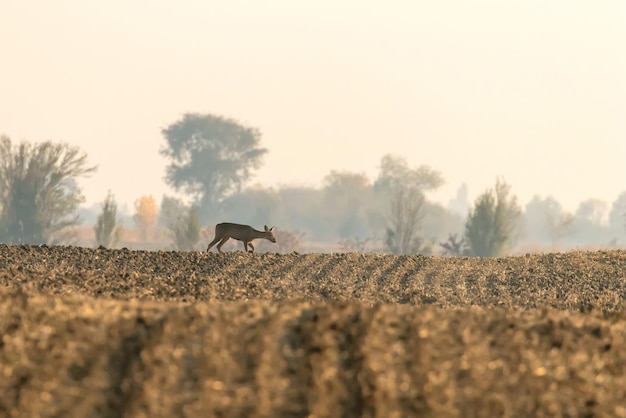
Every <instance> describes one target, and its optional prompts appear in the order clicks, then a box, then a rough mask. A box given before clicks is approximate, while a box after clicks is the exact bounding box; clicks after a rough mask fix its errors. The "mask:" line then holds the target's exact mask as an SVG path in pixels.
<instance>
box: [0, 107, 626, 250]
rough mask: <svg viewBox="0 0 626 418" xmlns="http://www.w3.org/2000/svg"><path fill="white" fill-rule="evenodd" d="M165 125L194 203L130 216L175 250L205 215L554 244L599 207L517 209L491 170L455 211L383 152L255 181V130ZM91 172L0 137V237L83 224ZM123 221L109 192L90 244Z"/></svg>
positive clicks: (194, 120)
mask: <svg viewBox="0 0 626 418" xmlns="http://www.w3.org/2000/svg"><path fill="white" fill-rule="evenodd" d="M161 133H162V135H163V139H164V144H163V146H162V148H161V150H160V153H161V154H162V155H163V156H165V157H166V158H167V159H168V161H169V164H168V165H167V167H166V171H165V182H166V183H167V184H168V185H170V186H171V187H172V188H173V189H174V190H176V191H177V192H178V193H180V194H182V195H184V196H186V197H187V198H188V200H189V201H190V202H191V203H190V204H184V203H183V202H182V201H181V200H180V199H177V198H174V197H171V196H164V197H163V199H162V201H161V203H160V206H158V205H157V203H156V202H155V201H154V198H152V197H151V196H142V197H141V198H140V199H138V200H137V202H135V214H134V216H133V223H134V224H135V227H136V230H137V231H138V234H139V238H140V239H141V240H143V241H150V240H153V239H155V237H154V234H155V231H156V225H157V224H158V225H160V226H161V227H162V228H163V229H164V230H165V231H167V239H169V240H170V242H172V243H173V245H174V247H175V248H178V249H182V250H188V249H193V248H196V246H197V244H198V241H199V240H200V238H201V235H202V231H203V229H202V225H214V224H215V223H217V222H220V221H224V220H231V221H236V222H241V223H249V224H253V225H255V224H259V225H260V224H266V223H271V224H272V225H278V226H279V227H278V228H277V230H278V234H277V235H278V236H277V239H278V241H279V243H280V242H282V243H283V244H282V246H281V247H280V248H281V250H282V251H287V250H291V249H293V248H295V247H297V245H298V243H299V242H300V241H301V240H302V239H303V238H304V237H306V239H307V241H310V242H322V243H323V242H330V241H333V240H335V241H336V243H337V244H338V245H339V248H340V249H341V250H343V251H370V252H387V253H394V254H409V253H422V254H447V255H455V256H470V255H473V256H500V255H504V254H507V253H508V252H509V251H510V250H511V249H512V248H513V247H514V245H515V243H516V240H517V239H519V235H520V231H521V230H522V229H526V230H527V231H532V232H533V233H534V234H535V235H536V236H541V237H542V239H544V238H545V239H547V240H548V241H549V242H551V243H552V245H556V244H558V243H559V242H560V241H561V240H564V239H565V238H566V237H567V236H568V235H571V234H572V233H573V231H574V229H580V228H582V229H584V228H585V227H587V228H588V227H589V225H588V224H585V222H581V220H583V221H584V220H589V219H592V218H593V216H594V210H597V205H595V206H594V204H593V202H586V203H587V205H586V206H585V205H582V204H581V207H580V208H579V211H577V213H576V214H570V213H567V212H566V211H564V210H563V209H562V208H561V207H560V205H559V204H558V202H557V201H556V200H554V199H553V198H546V199H541V198H539V197H536V198H534V199H533V200H532V201H531V202H529V204H528V205H526V208H525V210H523V209H522V208H521V207H520V205H519V203H518V202H517V199H516V197H515V196H514V195H513V194H512V189H511V186H510V185H508V184H507V183H506V182H505V181H504V179H497V180H496V182H495V185H494V187H493V188H491V189H488V190H486V191H485V192H484V193H482V194H481V195H480V196H479V197H478V198H477V199H476V200H475V201H474V203H473V204H472V205H470V204H469V202H464V200H465V201H466V200H467V196H466V193H467V190H466V188H465V190H463V189H460V191H459V196H458V197H457V201H456V203H457V204H460V207H461V209H459V210H458V211H456V212H455V211H452V210H450V209H446V208H444V207H443V206H442V205H439V204H436V203H433V202H431V201H430V200H429V199H428V196H429V194H430V193H431V192H433V191H435V190H437V189H438V188H439V187H441V186H442V185H443V184H444V178H443V175H442V174H441V173H440V172H439V171H437V170H435V169H433V168H431V167H428V166H426V165H422V166H419V167H410V166H409V165H408V163H407V161H406V159H404V158H402V157H398V156H393V155H384V156H383V157H382V158H381V161H380V170H379V173H378V176H377V177H376V178H375V179H374V180H373V181H372V180H370V179H369V178H368V177H367V176H365V175H364V174H361V173H353V172H345V171H331V172H330V173H329V174H328V175H327V176H326V177H325V178H324V180H323V185H322V187H321V188H320V189H311V188H304V187H295V186H285V187H281V188H280V189H274V188H267V187H263V186H260V185H253V186H250V185H249V181H250V179H251V176H252V175H253V173H254V171H255V170H257V169H258V168H259V167H260V166H261V165H262V160H263V156H264V155H265V154H266V153H267V152H268V151H267V150H266V149H265V148H262V147H261V145H260V144H261V133H260V131H259V130H258V129H256V128H251V127H246V126H243V125H242V124H240V123H239V122H237V121H235V120H233V119H229V118H225V117H221V116H215V115H211V114H197V113H190V114H185V115H183V117H182V118H181V119H180V120H178V121H176V122H174V123H172V124H171V125H169V126H168V127H166V128H165V129H163V130H162V132H161ZM95 170H96V167H94V166H90V165H89V164H88V162H87V156H86V154H84V153H82V152H81V151H80V150H79V149H78V148H77V147H72V146H70V145H68V144H64V143H53V142H43V143H39V144H31V143H28V142H22V143H20V144H12V142H11V140H10V139H9V138H8V137H6V136H2V137H1V138H0V187H1V189H0V241H1V242H9V243H33V244H36V243H52V244H54V243H68V242H70V243H71V239H72V234H73V232H74V231H75V230H76V227H77V226H78V225H79V224H80V220H79V218H78V216H77V215H76V210H77V208H78V205H79V204H80V203H82V202H83V201H84V198H83V196H82V193H81V190H80V188H79V187H78V180H79V179H80V178H81V177H84V176H88V175H91V174H92V173H93V172H95ZM246 186H247V187H246ZM464 205H465V206H467V207H464ZM463 212H464V213H463ZM579 212H580V213H579ZM529 215H532V216H529ZM609 222H610V224H611V225H612V226H614V225H615V224H617V223H619V224H620V229H621V230H622V232H623V231H625V230H626V192H624V193H622V195H621V196H620V197H619V198H618V200H617V201H616V202H615V203H614V208H613V210H612V211H611V217H610V220H609ZM120 231H121V229H120V222H119V219H118V213H117V204H116V202H115V197H114V195H113V194H112V192H109V193H108V195H107V196H106V197H105V199H104V201H103V202H102V204H101V210H100V213H99V215H98V218H97V220H96V222H95V225H94V233H95V237H96V244H97V245H102V246H104V247H107V248H109V247H114V246H116V245H117V244H118V242H119V240H120ZM280 234H282V236H280ZM268 249H269V250H273V249H272V247H268Z"/></svg>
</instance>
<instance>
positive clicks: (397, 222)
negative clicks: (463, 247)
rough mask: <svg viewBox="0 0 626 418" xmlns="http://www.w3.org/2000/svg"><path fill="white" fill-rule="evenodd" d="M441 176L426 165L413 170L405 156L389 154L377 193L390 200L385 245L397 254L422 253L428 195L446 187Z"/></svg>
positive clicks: (375, 187) (382, 163) (381, 166)
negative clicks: (442, 186)
mask: <svg viewBox="0 0 626 418" xmlns="http://www.w3.org/2000/svg"><path fill="white" fill-rule="evenodd" d="M443 182H444V181H443V177H442V175H441V173H439V172H438V171H436V170H433V169H431V168H430V167H428V166H425V165H422V166H420V167H418V168H416V169H412V168H409V166H408V164H407V162H406V160H405V159H404V158H402V157H396V156H392V155H385V156H383V158H382V159H381V164H380V174H379V176H378V178H377V180H376V182H375V183H374V190H375V191H377V193H379V194H381V195H383V196H384V199H385V200H386V201H387V204H388V206H387V216H386V225H385V246H386V247H387V249H388V250H389V251H390V252H391V253H393V254H407V253H415V252H419V251H420V248H421V247H422V245H423V241H422V239H421V238H420V236H419V230H420V221H421V219H422V218H423V216H424V208H425V202H426V197H425V194H424V193H425V192H427V191H430V190H434V189H437V188H438V187H440V186H441V185H442V184H443Z"/></svg>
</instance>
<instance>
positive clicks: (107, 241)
mask: <svg viewBox="0 0 626 418" xmlns="http://www.w3.org/2000/svg"><path fill="white" fill-rule="evenodd" d="M101 206H102V208H101V212H100V215H98V220H97V221H96V226H95V227H94V230H95V232H96V244H97V245H102V246H103V247H106V248H114V247H115V246H116V245H117V243H118V242H119V240H120V235H121V232H122V231H121V229H120V221H119V220H118V219H117V202H116V201H115V196H113V193H111V191H110V190H109V192H108V193H107V196H106V198H105V199H104V201H103V202H102V205H101Z"/></svg>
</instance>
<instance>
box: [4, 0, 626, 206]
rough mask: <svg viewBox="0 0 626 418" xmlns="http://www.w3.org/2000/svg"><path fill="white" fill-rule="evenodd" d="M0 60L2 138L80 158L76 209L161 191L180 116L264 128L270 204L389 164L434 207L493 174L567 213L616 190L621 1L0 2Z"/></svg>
mask: <svg viewBox="0 0 626 418" xmlns="http://www.w3.org/2000/svg"><path fill="white" fill-rule="evenodd" d="M0 59H1V60H2V65H1V70H0V133H4V134H6V135H9V136H10V137H11V138H12V139H13V140H14V141H19V140H22V139H25V140H29V141H33V142H38V141H42V140H47V139H51V140H60V141H66V142H68V143H70V144H74V145H78V146H80V147H81V148H82V149H83V150H84V151H86V152H87V153H88V155H89V160H90V162H92V163H93V164H97V165H98V167H99V169H98V172H97V173H96V174H95V175H93V176H92V177H91V178H89V179H84V180H81V183H80V184H81V185H82V187H83V191H84V194H85V196H86V198H87V204H93V203H96V202H99V201H101V200H103V199H104V197H105V195H106V192H107V190H108V189H111V190H112V191H113V192H114V193H115V195H116V196H117V198H118V201H119V202H120V203H121V204H126V205H128V207H129V208H130V207H132V202H133V201H134V200H135V199H137V198H138V197H139V196H141V195H144V194H153V195H154V196H155V197H157V198H158V199H159V200H160V197H161V195H162V194H163V193H164V192H165V193H169V192H170V191H169V189H168V188H167V187H166V186H165V184H164V181H163V177H164V173H165V165H166V161H165V160H164V159H163V158H162V157H161V156H160V155H159V153H158V151H159V149H160V147H161V146H162V145H163V144H164V140H163V137H162V136H161V133H160V130H161V128H164V127H166V126H167V125H169V124H170V123H173V122H175V121H176V120H177V119H179V118H180V117H181V116H182V114H183V113H185V112H200V113H215V114H219V115H223V116H227V117H232V118H235V119H237V120H239V121H240V122H241V123H243V124H246V125H250V126H255V127H258V128H259V129H260V130H261V132H262V133H263V137H262V145H263V146H265V147H266V148H267V149H268V150H269V153H268V154H267V156H266V158H265V160H264V165H263V168H262V169H261V170H260V171H259V172H258V174H257V176H256V177H255V179H254V180H253V181H254V182H260V183H263V184H264V185H266V186H270V185H280V184H298V185H307V186H317V185H319V184H320V183H321V180H322V179H323V177H324V176H325V175H326V174H328V173H329V171H330V170H332V169H338V170H350V171H357V172H364V173H366V174H368V175H369V176H370V178H374V177H375V176H376V174H377V171H378V164H379V161H380V158H381V157H382V156H383V155H384V154H386V153H395V154H399V155H402V156H405V157H406V158H407V160H408V161H409V163H410V164H411V165H413V166H418V165H420V164H427V165H429V166H431V167H432V168H435V169H437V170H439V171H441V172H442V173H443V175H444V177H445V179H446V185H445V186H444V187H442V188H441V190H440V191H439V192H437V193H436V195H434V198H435V199H436V200H440V201H442V202H444V203H446V202H447V201H448V200H449V199H450V198H452V197H453V196H454V195H455V193H456V190H457V188H458V187H459V186H460V185H461V183H463V182H466V183H467V184H468V186H469V191H470V198H471V199H474V198H475V197H476V196H477V195H478V194H479V193H481V192H483V191H484V190H485V189H486V188H487V187H491V186H492V185H493V184H494V183H495V179H496V177H497V176H503V177H504V179H505V180H506V181H507V182H508V183H510V184H511V185H512V187H513V189H512V190H513V193H515V194H516V195H517V196H518V197H519V199H520V200H521V202H522V203H523V204H525V203H526V202H527V201H528V200H529V199H530V198H531V197H532V196H533V195H534V194H540V195H542V196H547V195H553V196H554V197H555V198H556V199H557V200H559V201H560V202H561V203H563V204H564V206H565V207H566V208H567V209H570V210H574V209H575V208H576V206H577V204H578V202H579V201H581V200H583V199H587V198H600V199H603V200H606V201H607V202H608V203H611V202H612V201H613V200H615V199H616V198H617V196H618V195H619V193H620V192H621V191H624V190H626V2H624V1H622V0H603V1H588V0H584V1H573V0H550V1H545V0H537V1H535V0H519V1H517V0H516V1H505V0H493V1H487V0H483V1H479V0H473V1H470V0H458V1H453V0H447V1H446V0H437V1H417V0H412V1H408V0H388V1H377V2H372V1H364V0H360V1H352V0H350V1H348V0H345V1H339V0H332V1H325V0H324V1H320V0H317V1H315V2H313V1H311V2H304V1H288V0H284V1H281V0H266V1H252V0H251V1H240V0H237V1H233V0H228V1H221V2H213V1H206V0H188V1H176V2H175V1H155V0H151V1H139V0H133V1H118V0H109V1H97V2H96V1H88V0H75V1H64V0H59V1H54V2H52V1H28V0H25V1H2V3H1V4H0ZM122 150H123V151H122Z"/></svg>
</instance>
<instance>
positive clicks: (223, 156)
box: [161, 113, 267, 214]
mask: <svg viewBox="0 0 626 418" xmlns="http://www.w3.org/2000/svg"><path fill="white" fill-rule="evenodd" d="M161 132H162V134H163V136H164V137H165V141H166V145H165V146H164V147H163V148H162V149H161V154H162V155H163V156H165V157H167V158H169V159H170V164H169V165H168V166H167V169H166V177H165V180H166V182H167V184H169V185H170V186H172V187H173V188H174V189H175V190H177V191H182V192H184V193H187V194H188V195H189V196H190V197H191V198H192V199H193V200H194V201H195V202H196V203H198V204H199V205H200V208H201V210H202V211H203V212H204V213H205V214H206V213H209V211H211V210H215V209H216V208H217V207H218V206H219V204H220V203H221V202H222V200H223V199H224V197H226V196H228V195H229V194H231V193H233V192H235V191H238V190H240V189H241V187H242V185H243V184H244V183H245V182H246V181H247V180H248V179H249V178H250V177H251V175H252V171H253V170H255V169H258V168H259V167H260V165H261V159H262V157H263V155H264V154H265V153H266V152H267V150H266V149H264V148H260V147H259V143H260V139H261V133H260V132H259V130H258V129H256V128H250V127H245V126H243V125H241V124H239V123H238V122H236V121H235V120H233V119H227V118H224V117H222V116H215V115H211V114H206V115H202V114H198V113H187V114H185V115H183V118H182V119H181V120H179V121H177V122H175V123H173V124H171V125H169V126H168V127H167V128H165V129H163V130H162V131H161Z"/></svg>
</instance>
